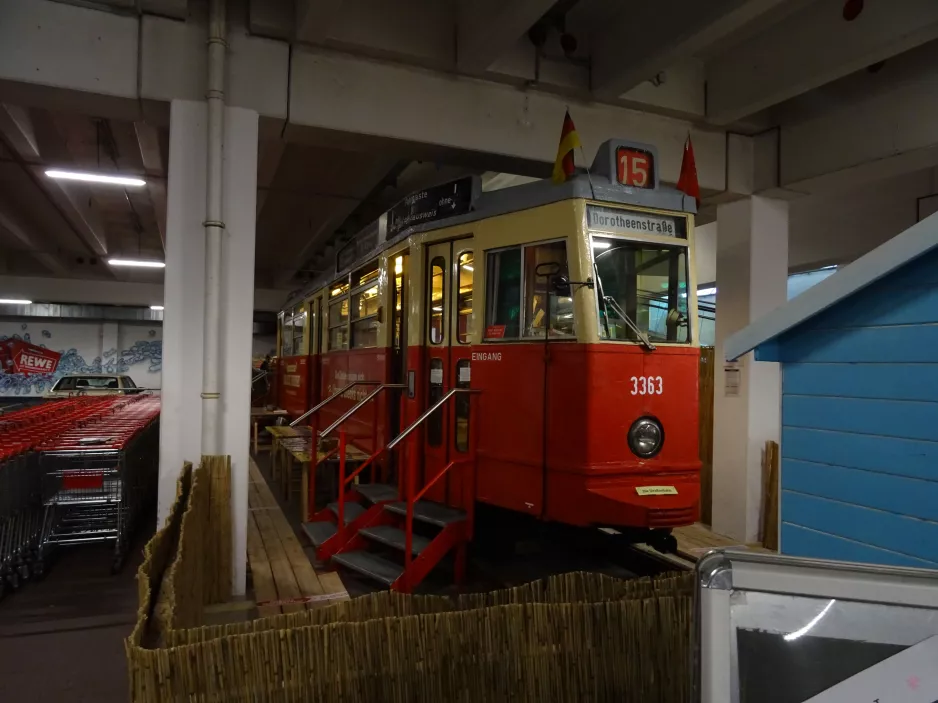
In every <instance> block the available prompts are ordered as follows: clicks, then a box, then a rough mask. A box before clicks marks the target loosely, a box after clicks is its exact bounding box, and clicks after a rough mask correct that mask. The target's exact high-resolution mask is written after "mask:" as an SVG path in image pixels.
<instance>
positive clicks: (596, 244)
mask: <svg viewBox="0 0 938 703" xmlns="http://www.w3.org/2000/svg"><path fill="white" fill-rule="evenodd" d="M608 248H609V242H593V249H608Z"/></svg>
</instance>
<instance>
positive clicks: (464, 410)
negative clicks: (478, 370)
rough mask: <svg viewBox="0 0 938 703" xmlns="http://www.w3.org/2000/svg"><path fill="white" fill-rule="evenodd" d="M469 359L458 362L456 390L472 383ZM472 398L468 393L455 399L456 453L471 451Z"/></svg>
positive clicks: (458, 395)
mask: <svg viewBox="0 0 938 703" xmlns="http://www.w3.org/2000/svg"><path fill="white" fill-rule="evenodd" d="M470 378H471V377H470V374H469V359H460V360H459V361H457V362H456V388H468V387H469V381H470ZM470 400H471V396H470V395H469V394H468V393H457V394H456V397H455V398H453V402H454V403H455V404H456V412H455V418H456V419H455V427H454V429H455V431H456V451H459V452H468V451H469V403H470Z"/></svg>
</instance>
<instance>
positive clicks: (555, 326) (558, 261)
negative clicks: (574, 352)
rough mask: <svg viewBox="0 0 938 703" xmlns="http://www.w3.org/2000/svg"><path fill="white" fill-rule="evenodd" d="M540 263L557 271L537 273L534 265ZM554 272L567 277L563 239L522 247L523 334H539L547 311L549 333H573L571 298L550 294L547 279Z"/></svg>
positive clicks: (551, 276) (554, 334) (533, 335)
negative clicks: (561, 240)
mask: <svg viewBox="0 0 938 703" xmlns="http://www.w3.org/2000/svg"><path fill="white" fill-rule="evenodd" d="M542 264H548V265H550V264H555V266H542V273H543V272H545V270H551V269H553V270H557V269H558V267H559V270H557V273H552V274H551V275H550V276H547V275H540V276H539V275H537V267H538V266H541V265H542ZM554 275H561V276H567V275H568V274H567V245H566V242H551V243H549V244H539V245H537V246H529V247H525V248H524V279H525V280H524V300H525V318H524V320H525V326H524V336H525V337H543V336H544V333H545V329H544V326H545V325H546V324H547V317H548V315H547V313H548V310H549V312H550V335H551V336H552V337H567V336H572V335H573V298H571V297H570V296H566V295H564V296H558V295H554V294H553V293H551V280H552V278H553V276H554Z"/></svg>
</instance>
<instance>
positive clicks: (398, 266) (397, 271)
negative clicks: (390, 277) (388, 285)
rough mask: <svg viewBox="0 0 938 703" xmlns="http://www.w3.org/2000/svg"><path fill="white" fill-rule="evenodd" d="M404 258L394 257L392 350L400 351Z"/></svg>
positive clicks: (402, 321) (402, 324) (402, 320)
mask: <svg viewBox="0 0 938 703" xmlns="http://www.w3.org/2000/svg"><path fill="white" fill-rule="evenodd" d="M403 300H404V257H403V256H395V257H394V348H395V349H400V348H401V342H402V341H403V340H402V339H401V337H402V335H403V332H404V313H403V305H404V303H403Z"/></svg>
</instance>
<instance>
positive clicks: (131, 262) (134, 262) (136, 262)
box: [107, 259, 166, 269]
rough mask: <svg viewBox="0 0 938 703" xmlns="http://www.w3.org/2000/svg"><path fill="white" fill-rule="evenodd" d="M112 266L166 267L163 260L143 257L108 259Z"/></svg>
mask: <svg viewBox="0 0 938 703" xmlns="http://www.w3.org/2000/svg"><path fill="white" fill-rule="evenodd" d="M107 262H108V264H109V265H111V266H128V267H134V268H147V269H161V268H166V264H165V263H163V262H162V261H146V260H143V259H108V260H107Z"/></svg>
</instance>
